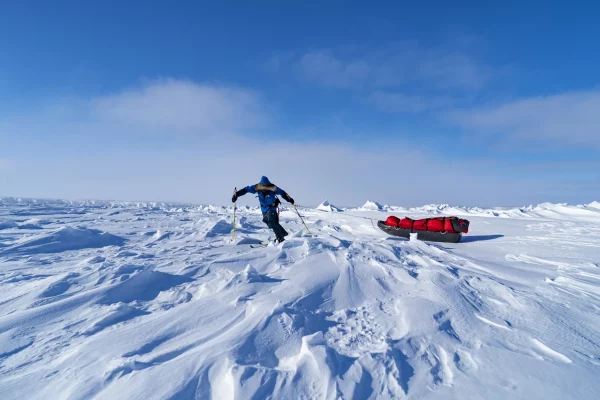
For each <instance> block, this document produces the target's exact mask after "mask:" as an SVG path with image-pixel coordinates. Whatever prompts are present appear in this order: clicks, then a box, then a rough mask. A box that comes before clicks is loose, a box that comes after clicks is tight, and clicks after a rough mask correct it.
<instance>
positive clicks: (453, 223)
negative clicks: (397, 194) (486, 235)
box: [377, 216, 469, 243]
mask: <svg viewBox="0 0 600 400" xmlns="http://www.w3.org/2000/svg"><path fill="white" fill-rule="evenodd" d="M377 226H378V227H379V229H381V230H382V231H384V232H385V233H387V234H389V235H392V236H398V237H403V238H406V239H409V238H410V234H411V233H416V234H417V239H419V240H424V241H428V242H445V243H458V242H459V241H460V239H461V238H462V234H463V233H468V232H469V221H467V220H466V219H460V218H457V217H438V218H425V219H418V220H414V219H410V218H403V219H399V218H398V217H394V216H390V217H388V218H387V219H386V220H385V221H378V222H377Z"/></svg>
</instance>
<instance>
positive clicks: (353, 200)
mask: <svg viewBox="0 0 600 400" xmlns="http://www.w3.org/2000/svg"><path fill="white" fill-rule="evenodd" d="M186 102H189V103H190V104H184V103H186ZM203 107H204V108H203ZM268 109H269V105H268V102H266V101H263V100H261V96H260V95H259V94H256V93H253V92H251V91H247V90H244V89H239V88H238V89H230V88H225V89H222V87H216V86H212V85H207V84H199V83H193V82H186V81H175V80H167V81H158V82H153V83H149V84H147V85H145V86H143V87H141V88H138V89H130V90H126V91H124V92H122V93H116V94H114V95H112V96H108V97H107V96H101V97H98V98H93V99H78V100H73V101H71V102H69V101H64V100H63V101H61V102H60V107H55V106H53V105H51V106H48V107H46V108H45V110H44V111H43V112H34V111H30V112H29V113H28V114H27V115H20V116H19V117H18V118H15V119H13V120H12V121H9V122H8V123H7V121H6V119H5V120H3V121H2V122H3V124H0V148H10V151H11V159H14V160H15V161H16V162H18V165H19V168H18V169H16V170H15V171H14V173H13V174H11V179H10V180H6V181H5V182H0V183H2V186H0V192H2V194H3V195H15V196H29V197H38V196H40V197H68V198H104V199H106V198H108V199H111V198H112V199H149V200H180V201H193V202H204V203H217V204H226V203H228V199H229V194H230V193H231V190H232V187H233V186H236V185H237V186H240V185H247V184H251V183H254V182H255V181H256V180H257V179H259V177H260V176H261V175H265V174H266V175H268V176H269V177H270V178H272V179H273V180H274V181H275V182H277V183H278V184H280V185H281V186H283V187H284V188H285V189H287V190H288V191H290V193H291V194H292V196H293V197H294V198H295V199H296V200H297V201H298V202H299V203H300V204H316V203H318V202H320V201H322V200H324V199H325V198H329V199H330V200H332V201H333V202H334V203H338V204H340V205H357V204H361V203H362V202H364V201H365V200H366V199H367V198H375V199H376V200H379V201H381V202H386V203H390V204H397V205H417V204H423V203H462V204H468V205H469V204H480V205H490V204H502V203H505V204H506V203H508V204H515V203H517V204H519V203H522V204H525V203H530V202H536V201H541V200H564V197H558V195H557V197H555V198H552V197H545V196H544V194H545V193H548V189H547V187H549V186H550V185H547V184H546V183H544V182H540V181H538V180H536V179H535V177H534V176H527V175H523V174H520V171H518V170H517V168H516V167H515V171H512V172H509V171H507V168H506V167H504V166H502V167H501V168H497V167H496V166H494V165H493V164H491V163H488V162H484V161H468V160H454V159H452V158H450V157H446V156H445V155H444V154H443V153H438V152H436V150H423V149H419V148H418V147H416V146H414V145H412V146H409V145H405V146H398V147H394V146H381V147H380V148H379V149H378V150H372V149H369V146H368V143H361V144H360V146H352V145H349V144H347V143H343V142H341V141H335V140H327V139H322V140H315V141H312V142H306V141H302V142H299V141H292V140H289V139H286V138H285V137H280V138H279V139H277V140H274V139H270V140H264V139H262V138H260V137H257V136H253V135H249V134H248V133H249V132H248V130H247V125H251V124H252V123H256V121H264V119H265V118H266V117H265V115H266V114H268ZM50 110H54V112H52V111H50ZM65 110H68V112H65ZM201 110H204V111H206V110H209V111H212V112H213V113H214V114H215V115H216V116H215V117H214V118H213V117H212V116H211V115H208V114H206V113H204V114H202V113H201V115H200V116H197V115H196V113H197V112H198V113H200V111H201ZM230 119H231V120H230ZM232 120H233V121H232ZM149 130H151V131H152V132H153V133H154V135H148V134H147V132H148V131H149ZM174 131H183V132H184V133H186V134H184V135H179V136H178V137H176V138H174V137H173V132H174ZM194 132H201V135H194V134H193V133H194ZM223 132H228V133H229V134H227V135H224V134H222V133H223ZM188 133H190V134H188ZM108 135H110V137H107V136H108ZM376 135H377V133H376V132H374V133H373V136H376ZM323 137H326V135H323ZM49 140H52V151H49V150H48V149H49V147H48V143H49ZM399 165H403V166H409V169H406V168H404V167H400V169H399V168H398V166H399ZM409 171H410V172H409ZM406 172H409V173H406ZM545 172H546V171H544V173H545ZM457 177H460V184H458V183H457V182H458V181H457ZM407 187H410V188H411V190H410V191H407V190H406V188H407ZM552 187H553V189H552V190H557V187H556V186H552ZM357 188H359V190H357ZM563 194H564V192H561V193H560V196H563ZM244 201H245V202H248V203H252V202H253V201H254V199H252V198H248V199H244Z"/></svg>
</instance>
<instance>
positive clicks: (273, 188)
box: [254, 183, 277, 192]
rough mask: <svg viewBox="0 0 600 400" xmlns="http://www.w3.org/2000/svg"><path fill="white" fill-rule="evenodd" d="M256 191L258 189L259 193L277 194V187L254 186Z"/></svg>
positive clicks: (269, 184)
mask: <svg viewBox="0 0 600 400" xmlns="http://www.w3.org/2000/svg"><path fill="white" fill-rule="evenodd" d="M254 189H256V191H257V192H275V191H276V190H277V186H275V185H273V184H272V183H268V184H263V183H257V184H256V185H254Z"/></svg>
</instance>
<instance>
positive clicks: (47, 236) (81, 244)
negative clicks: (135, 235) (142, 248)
mask: <svg viewBox="0 0 600 400" xmlns="http://www.w3.org/2000/svg"><path fill="white" fill-rule="evenodd" d="M124 242H125V239H123V238H121V237H118V236H115V235H111V234H110V233H107V232H102V231H100V230H97V229H88V228H85V227H76V228H72V227H68V226H64V227H61V228H58V229H56V230H54V231H52V232H44V233H40V234H37V235H35V236H30V237H25V238H23V239H22V240H18V241H16V242H15V243H13V244H12V245H10V246H8V247H6V248H4V249H3V250H2V252H3V253H25V254H36V253H59V252H62V251H66V250H81V249H90V248H98V247H105V246H121V245H122V244H123V243H124Z"/></svg>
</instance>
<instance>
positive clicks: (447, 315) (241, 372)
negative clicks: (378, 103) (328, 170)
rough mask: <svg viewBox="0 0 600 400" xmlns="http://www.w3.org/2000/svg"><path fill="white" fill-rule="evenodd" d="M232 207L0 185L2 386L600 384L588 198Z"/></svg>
mask: <svg viewBox="0 0 600 400" xmlns="http://www.w3.org/2000/svg"><path fill="white" fill-rule="evenodd" d="M232 211H233V210H232V209H231V208H223V207H215V206H193V205H173V204H161V203H158V204H157V203H126V202H120V203H117V202H89V201H88V202H66V201H43V200H19V199H0V288H1V290H0V399H3V400H8V399H180V400H184V399H219V400H221V399H265V398H273V399H332V400H333V399H376V398H377V399H406V398H410V399H440V398H443V399H461V400H463V399H502V400H505V399H561V400H564V399H598V398H600V379H598V377H599V376H600V203H598V202H594V203H590V204H588V205H581V206H569V205H565V204H541V205H538V206H529V207H525V208H496V209H482V208H467V207H452V206H448V205H442V206H438V205H430V206H424V207H419V208H402V207H394V206H388V205H381V204H379V203H377V202H375V201H368V202H367V203H366V204H365V205H364V206H362V207H360V208H356V209H342V208H338V207H335V206H334V205H332V204H330V203H329V202H325V203H323V204H322V205H321V206H319V207H315V208H302V207H301V208H299V211H300V212H301V213H302V215H303V216H304V217H305V220H306V222H307V225H308V227H309V229H310V230H311V231H312V233H313V236H310V235H308V233H307V232H306V230H305V229H304V226H303V225H302V222H301V221H300V220H299V218H298V216H297V215H296V214H295V212H294V211H293V210H289V209H285V208H284V209H282V212H281V219H282V221H283V225H284V227H285V228H286V229H288V230H289V231H290V236H289V237H288V239H287V240H286V241H285V242H284V243H283V244H281V245H270V246H268V247H265V248H251V247H250V245H251V244H255V243H258V242H261V241H264V240H266V239H267V238H269V237H270V236H272V235H271V234H270V232H269V231H268V230H267V228H266V226H265V225H264V224H263V223H262V221H261V219H262V216H261V214H260V210H259V209H257V208H250V207H244V208H240V209H238V213H237V217H238V219H237V231H236V243H232V242H231V226H232V222H233V221H232V218H233V212H232ZM388 215H396V216H399V217H404V216H409V217H412V218H420V217H428V216H437V215H458V216H460V217H463V218H467V219H469V220H470V221H471V229H470V232H469V233H468V234H467V235H464V237H463V240H462V242H460V243H456V244H447V243H444V244H437V243H426V242H419V241H409V240H404V239H401V238H396V237H391V236H388V235H386V234H385V233H384V232H382V231H380V230H379V229H378V228H377V226H376V224H373V223H372V221H371V220H369V219H374V220H382V219H385V217H386V216H388Z"/></svg>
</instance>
